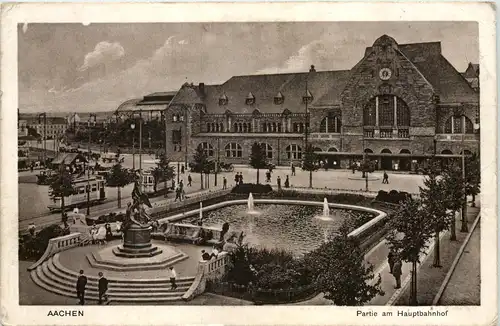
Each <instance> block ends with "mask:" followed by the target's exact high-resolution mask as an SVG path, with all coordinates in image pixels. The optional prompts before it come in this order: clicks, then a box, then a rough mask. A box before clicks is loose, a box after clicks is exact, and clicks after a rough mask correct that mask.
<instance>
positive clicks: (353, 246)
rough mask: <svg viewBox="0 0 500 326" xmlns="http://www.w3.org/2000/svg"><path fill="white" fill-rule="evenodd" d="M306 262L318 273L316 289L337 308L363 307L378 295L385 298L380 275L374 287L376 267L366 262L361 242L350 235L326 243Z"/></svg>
mask: <svg viewBox="0 0 500 326" xmlns="http://www.w3.org/2000/svg"><path fill="white" fill-rule="evenodd" d="M346 253H349V254H346ZM305 259H306V265H308V266H310V267H311V270H312V271H313V273H314V277H315V279H316V286H317V287H318V289H320V290H321V291H323V293H324V295H325V298H326V299H329V300H332V301H333V303H334V304H335V305H339V306H361V305H363V304H364V303H366V302H368V301H370V300H371V299H373V298H374V297H376V296H377V295H384V292H383V291H382V289H381V288H380V283H381V277H380V274H379V275H378V279H377V281H376V282H375V284H373V285H372V284H370V281H371V280H373V279H374V278H375V275H374V274H373V265H371V264H367V263H366V262H365V261H364V254H363V252H362V251H361V250H360V248H359V246H358V243H357V242H356V240H354V239H352V238H349V237H348V236H347V232H343V233H342V234H341V235H339V236H337V237H335V239H334V240H333V241H329V242H326V243H324V244H322V245H321V246H320V247H319V248H317V249H316V250H314V251H312V252H311V253H310V254H308V255H307V256H306V257H305Z"/></svg>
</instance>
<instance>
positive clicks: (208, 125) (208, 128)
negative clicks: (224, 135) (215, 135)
mask: <svg viewBox="0 0 500 326" xmlns="http://www.w3.org/2000/svg"><path fill="white" fill-rule="evenodd" d="M211 131H212V130H211V129H210V123H207V132H211Z"/></svg>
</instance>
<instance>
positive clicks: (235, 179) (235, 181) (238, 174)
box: [234, 172, 240, 186]
mask: <svg viewBox="0 0 500 326" xmlns="http://www.w3.org/2000/svg"><path fill="white" fill-rule="evenodd" d="M234 184H235V185H236V186H237V185H239V184H240V173H239V172H236V174H235V175H234Z"/></svg>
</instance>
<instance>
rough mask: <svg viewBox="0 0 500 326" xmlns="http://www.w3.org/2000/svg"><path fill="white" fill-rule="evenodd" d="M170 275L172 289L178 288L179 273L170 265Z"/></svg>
mask: <svg viewBox="0 0 500 326" xmlns="http://www.w3.org/2000/svg"><path fill="white" fill-rule="evenodd" d="M169 277H170V285H171V287H170V290H175V289H177V284H175V279H176V278H177V273H176V272H175V269H174V267H173V266H171V267H170V270H169Z"/></svg>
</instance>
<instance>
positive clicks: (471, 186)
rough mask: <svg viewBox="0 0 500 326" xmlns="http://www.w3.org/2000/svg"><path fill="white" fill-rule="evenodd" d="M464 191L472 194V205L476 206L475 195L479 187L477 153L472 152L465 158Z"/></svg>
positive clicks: (469, 194) (468, 194) (479, 168)
mask: <svg viewBox="0 0 500 326" xmlns="http://www.w3.org/2000/svg"><path fill="white" fill-rule="evenodd" d="M465 172H466V173H465V193H466V195H467V196H472V205H471V206H472V207H476V195H478V194H479V191H480V189H481V187H480V186H481V162H480V158H479V155H477V154H476V153H474V154H472V156H469V157H468V158H467V159H466V160H465Z"/></svg>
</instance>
